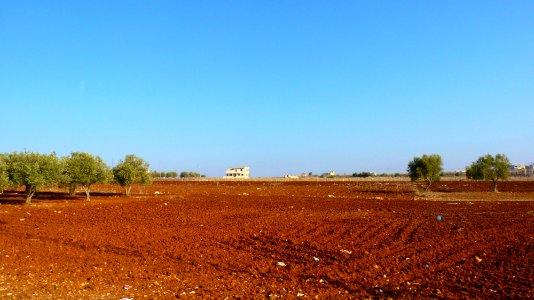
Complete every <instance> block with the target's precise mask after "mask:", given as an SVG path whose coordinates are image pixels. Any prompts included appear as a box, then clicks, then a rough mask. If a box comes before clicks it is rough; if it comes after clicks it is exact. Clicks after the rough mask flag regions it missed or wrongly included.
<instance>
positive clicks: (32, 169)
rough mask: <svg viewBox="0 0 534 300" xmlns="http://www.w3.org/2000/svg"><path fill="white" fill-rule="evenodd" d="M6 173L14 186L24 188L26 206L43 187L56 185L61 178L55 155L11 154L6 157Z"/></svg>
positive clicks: (59, 165) (59, 164) (58, 163)
mask: <svg viewBox="0 0 534 300" xmlns="http://www.w3.org/2000/svg"><path fill="white" fill-rule="evenodd" d="M7 173H8V176H9V180H10V181H11V182H12V183H13V185H14V186H24V187H25V188H26V204H28V205H29V204H31V203H32V197H33V195H35V193H36V192H37V191H38V190H39V189H40V188H41V187H42V186H45V185H56V184H57V183H58V182H59V181H60V178H61V163H60V162H59V159H58V158H57V156H56V154H55V153H52V154H39V153H34V152H22V153H17V152H13V153H11V154H9V155H8V156H7Z"/></svg>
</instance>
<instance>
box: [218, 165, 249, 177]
mask: <svg viewBox="0 0 534 300" xmlns="http://www.w3.org/2000/svg"><path fill="white" fill-rule="evenodd" d="M249 177H250V168H249V167H233V168H228V169H226V175H225V176H224V178H249Z"/></svg>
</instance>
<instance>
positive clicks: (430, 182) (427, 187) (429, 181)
mask: <svg viewBox="0 0 534 300" xmlns="http://www.w3.org/2000/svg"><path fill="white" fill-rule="evenodd" d="M427 182H428V184H427V186H426V188H425V193H426V192H427V191H428V189H429V188H430V185H431V184H432V180H427Z"/></svg>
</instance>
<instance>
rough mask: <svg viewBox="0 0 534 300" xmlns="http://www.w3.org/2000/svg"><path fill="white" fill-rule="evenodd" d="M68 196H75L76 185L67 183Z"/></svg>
mask: <svg viewBox="0 0 534 300" xmlns="http://www.w3.org/2000/svg"><path fill="white" fill-rule="evenodd" d="M69 196H71V197H74V196H76V185H75V184H72V183H71V184H69Z"/></svg>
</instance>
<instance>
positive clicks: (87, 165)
mask: <svg viewBox="0 0 534 300" xmlns="http://www.w3.org/2000/svg"><path fill="white" fill-rule="evenodd" d="M64 168H65V169H64V174H65V175H66V177H67V178H68V183H69V187H70V191H71V194H72V189H74V191H75V189H76V186H81V188H82V189H83V190H84V192H85V196H86V199H85V200H86V201H89V200H90V190H91V186H92V185H93V184H95V183H106V182H107V181H108V179H110V171H109V168H108V166H107V165H106V164H105V163H104V162H103V161H102V159H101V158H100V157H98V156H94V155H92V154H89V153H85V152H72V153H71V154H70V157H67V158H66V160H65V166H64Z"/></svg>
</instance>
